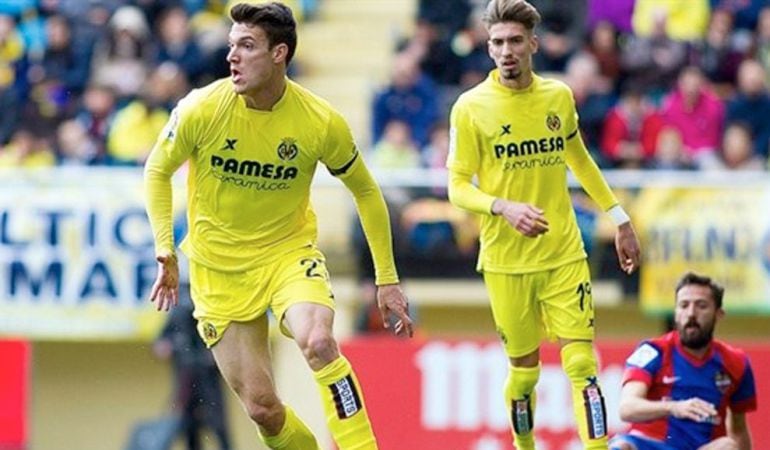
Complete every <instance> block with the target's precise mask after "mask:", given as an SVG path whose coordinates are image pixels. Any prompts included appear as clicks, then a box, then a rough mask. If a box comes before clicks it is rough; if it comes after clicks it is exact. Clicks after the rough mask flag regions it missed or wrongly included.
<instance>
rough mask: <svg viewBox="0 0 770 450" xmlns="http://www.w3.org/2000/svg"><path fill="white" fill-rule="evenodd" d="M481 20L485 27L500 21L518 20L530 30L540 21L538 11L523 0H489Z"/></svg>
mask: <svg viewBox="0 0 770 450" xmlns="http://www.w3.org/2000/svg"><path fill="white" fill-rule="evenodd" d="M482 20H483V21H484V24H485V25H486V26H487V28H489V27H491V26H492V25H494V24H496V23H501V22H518V23H520V24H522V25H524V27H525V28H526V29H527V30H529V31H532V30H534V29H535V26H537V24H539V23H540V13H539V12H537V9H535V7H534V6H532V5H531V4H529V3H527V2H526V1H524V0H491V1H490V2H489V4H488V5H487V9H486V11H484V17H483V19H482Z"/></svg>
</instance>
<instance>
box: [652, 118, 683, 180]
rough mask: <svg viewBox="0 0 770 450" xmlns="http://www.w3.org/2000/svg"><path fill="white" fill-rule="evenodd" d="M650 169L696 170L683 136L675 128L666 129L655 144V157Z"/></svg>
mask: <svg viewBox="0 0 770 450" xmlns="http://www.w3.org/2000/svg"><path fill="white" fill-rule="evenodd" d="M649 168H650V169H659V170H690V169H694V167H693V164H692V162H691V160H690V157H689V155H688V154H687V152H686V151H685V148H684V143H683V142H682V134H681V133H680V132H679V130H677V129H676V128H673V127H664V128H663V129H662V130H660V132H659V133H658V136H657V140H656V142H655V157H654V159H653V160H652V161H651V163H650V164H649Z"/></svg>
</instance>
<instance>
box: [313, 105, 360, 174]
mask: <svg viewBox="0 0 770 450" xmlns="http://www.w3.org/2000/svg"><path fill="white" fill-rule="evenodd" d="M322 148H323V150H322V152H321V156H320V160H321V162H322V163H323V164H324V165H325V166H326V167H327V168H328V169H329V172H331V174H332V175H334V176H339V175H342V174H344V173H345V171H346V170H348V169H349V168H350V167H351V166H352V164H353V162H354V160H355V159H357V158H358V150H357V148H356V143H355V140H354V139H353V133H352V132H351V131H350V127H349V126H348V123H347V121H345V119H344V118H343V117H342V115H341V114H340V113H338V112H336V111H334V110H332V111H331V115H330V117H329V125H328V127H327V129H326V136H325V139H324V142H323V144H322Z"/></svg>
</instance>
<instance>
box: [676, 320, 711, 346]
mask: <svg viewBox="0 0 770 450" xmlns="http://www.w3.org/2000/svg"><path fill="white" fill-rule="evenodd" d="M677 331H678V332H679V340H680V341H681V342H682V345H683V346H685V347H687V348H690V349H693V350H701V349H703V348H705V347H706V346H708V345H709V344H710V343H711V340H712V339H713V338H714V322H713V321H712V322H711V323H708V324H704V325H702V326H701V325H700V324H698V323H697V322H695V321H690V322H687V323H686V324H685V325H684V326H679V327H677Z"/></svg>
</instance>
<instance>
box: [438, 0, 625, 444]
mask: <svg viewBox="0 0 770 450" xmlns="http://www.w3.org/2000/svg"><path fill="white" fill-rule="evenodd" d="M539 21H540V14H539V13H538V12H537V10H536V9H535V8H534V7H533V6H532V5H530V4H529V3H527V2H526V1H522V0H492V1H490V2H489V4H488V6H487V9H486V12H485V15H484V22H485V25H486V27H487V31H488V32H489V40H488V50H489V55H490V57H491V58H492V59H493V60H494V62H495V65H496V66H497V68H496V69H495V70H493V71H492V72H491V73H490V74H489V76H488V77H487V79H486V80H484V81H483V82H482V83H480V84H479V85H477V86H475V87H474V88H472V89H470V90H468V91H467V92H465V93H464V94H462V95H461V96H460V98H459V99H458V100H457V102H456V103H455V105H454V107H453V108H452V114H451V119H450V121H451V130H450V136H451V139H450V142H451V143H450V154H449V158H448V161H447V167H448V168H449V171H450V179H449V198H450V200H451V201H452V203H454V204H455V205H457V206H459V207H461V208H464V209H467V210H470V211H473V212H476V213H479V214H481V216H482V224H481V251H480V255H479V261H478V266H477V269H478V270H479V271H480V272H482V273H483V276H484V282H485V284H486V286H487V290H488V292H489V296H490V301H491V306H492V314H493V317H494V320H495V324H496V327H497V331H498V333H499V334H500V337H501V339H502V341H503V344H504V346H505V350H506V353H507V355H508V357H509V359H510V370H509V374H508V378H507V380H506V384H505V388H504V395H505V402H506V405H508V407H509V408H510V414H511V421H512V426H513V435H514V440H515V443H516V447H517V448H519V449H533V448H534V433H533V427H534V422H533V418H534V412H535V400H536V399H535V385H536V383H537V381H538V378H539V376H540V354H539V347H540V343H541V340H542V337H544V336H547V337H549V338H551V339H552V340H556V339H558V341H559V344H560V346H561V359H562V366H563V368H564V370H565V372H566V374H567V376H568V378H569V380H570V383H571V386H572V394H573V402H574V414H575V418H576V421H577V424H578V431H579V434H580V439H581V441H582V442H583V445H584V446H585V448H587V449H606V448H607V425H606V411H605V407H604V398H603V396H602V393H601V389H600V388H599V384H598V381H597V361H596V357H595V355H594V349H593V344H592V341H593V339H594V306H593V300H592V295H591V281H590V273H589V268H588V264H587V262H586V252H585V250H584V248H583V241H582V240H581V238H580V233H579V230H578V226H577V221H576V218H575V212H574V210H573V207H572V203H571V200H570V195H569V191H568V185H567V168H568V167H569V169H570V170H571V171H572V172H573V173H574V175H575V176H576V177H577V179H578V181H579V182H580V184H581V185H582V186H583V187H584V188H585V190H586V191H587V192H588V194H589V195H590V196H591V197H592V198H593V199H594V200H595V201H596V202H597V203H598V204H599V206H600V207H601V208H602V210H604V211H608V212H609V214H610V216H611V217H612V218H613V219H614V220H615V222H616V223H617V225H618V231H617V234H616V236H615V244H616V248H617V252H618V257H619V259H620V265H621V268H622V269H623V270H624V271H625V272H627V273H631V272H633V271H634V270H635V269H636V268H637V267H638V265H639V259H640V251H639V242H638V239H637V237H636V233H635V232H634V229H633V227H632V225H631V222H630V220H629V218H628V215H627V214H626V213H625V212H624V211H623V208H622V207H621V206H620V205H619V204H618V201H617V199H616V198H615V195H614V194H613V193H612V191H611V190H610V188H609V186H608V185H607V183H606V181H605V180H604V178H603V177H602V174H601V172H600V171H599V169H598V167H597V166H596V163H595V162H594V161H593V159H591V156H590V155H589V153H588V150H587V149H586V147H585V145H584V144H583V141H582V139H581V137H580V130H579V127H578V117H577V113H576V110H575V100H574V98H573V95H572V92H571V91H570V89H569V88H568V87H567V86H566V85H565V84H564V83H562V82H560V81H556V80H552V79H547V78H542V77H540V76H538V75H537V74H535V73H534V72H533V71H532V55H533V54H534V53H535V52H537V49H538V39H537V36H536V35H535V33H534V31H533V30H534V28H535V26H536V25H537V24H538V22H539ZM474 175H475V176H476V177H477V178H478V186H476V185H474V184H473V183H472V181H471V180H472V178H473V177H474Z"/></svg>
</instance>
